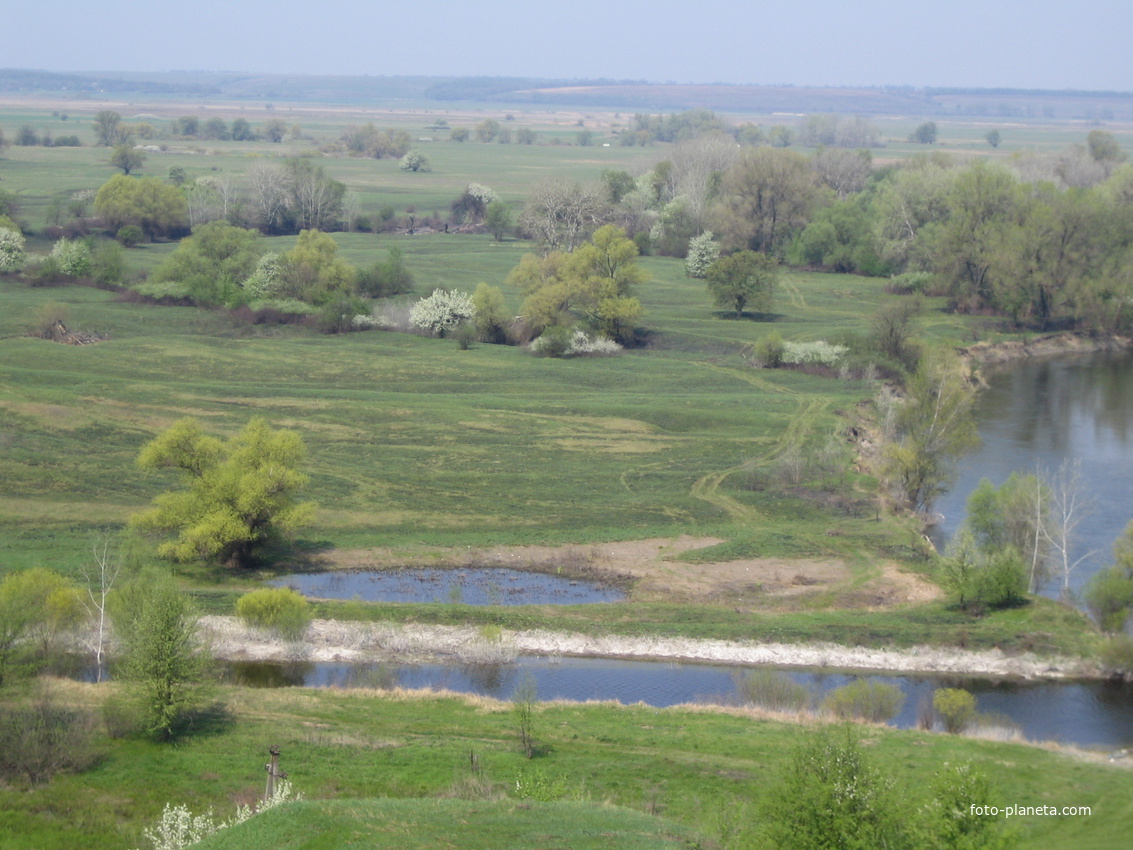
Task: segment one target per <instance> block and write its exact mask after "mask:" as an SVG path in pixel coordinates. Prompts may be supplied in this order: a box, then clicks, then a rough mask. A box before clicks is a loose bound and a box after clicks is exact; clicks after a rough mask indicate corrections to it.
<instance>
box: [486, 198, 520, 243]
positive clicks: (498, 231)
mask: <svg viewBox="0 0 1133 850" xmlns="http://www.w3.org/2000/svg"><path fill="white" fill-rule="evenodd" d="M484 226H485V227H487V228H488V231H489V232H490V233H491V234H492V236H493V237H494V238H495V240H496V241H497V242H503V241H504V236H505V235H507V233H508V232H509V231H510V230H511V229H512V227H514V222H513V220H512V216H511V207H510V206H508V205H507V204H506V203H504V202H503V201H501V200H499V199H497V200H494V201H492V202H491V203H489V204H488V209H487V210H485V212H484Z"/></svg>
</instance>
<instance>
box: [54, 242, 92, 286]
mask: <svg viewBox="0 0 1133 850" xmlns="http://www.w3.org/2000/svg"><path fill="white" fill-rule="evenodd" d="M51 256H52V257H54V258H55V261H56V262H57V263H59V269H60V271H62V272H63V274H65V275H70V276H71V277H86V276H87V275H89V274H90V272H91V260H90V248H89V247H88V246H87V244H86V243H85V242H72V241H71V240H70V239H67V238H66V237H64V238H62V239H60V240H59V241H58V242H56V243H55V245H54V246H53V247H52V249H51Z"/></svg>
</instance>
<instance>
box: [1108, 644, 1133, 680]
mask: <svg viewBox="0 0 1133 850" xmlns="http://www.w3.org/2000/svg"><path fill="white" fill-rule="evenodd" d="M1100 658H1101V662H1102V667H1104V668H1105V669H1106V670H1107V671H1108V672H1109V673H1110V674H1112V675H1115V676H1123V677H1125V678H1128V677H1129V676H1130V675H1131V674H1133V637H1130V636H1129V635H1117V636H1116V637H1112V638H1110V639H1109V640H1107V641H1106V642H1105V643H1103V644H1102V649H1101V654H1100Z"/></svg>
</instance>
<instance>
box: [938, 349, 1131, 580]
mask: <svg viewBox="0 0 1133 850" xmlns="http://www.w3.org/2000/svg"><path fill="white" fill-rule="evenodd" d="M984 374H985V377H986V378H987V381H988V388H987V390H986V391H984V392H983V393H982V394H981V396H980V399H979V402H978V405H977V410H976V420H977V427H978V428H979V433H980V439H981V445H980V447H979V449H977V450H976V451H974V452H972V453H971V454H969V455H967V456H966V457H964V458H963V459H962V460H961V461H960V464H959V468H958V474H957V476H956V481H955V484H954V485H953V487H952V489H951V491H950V492H948V493H947V494H945V496H944V497H943V498H941V499H940V500H939V501H938V502H937V504H936V510H937V511H938V512H939V513H940V514H941V515H942V516H943V519H942V522H941V523H940V525H939V526H937V528H936V529H935V532H934V535H933V537H934V542H936V544H937V546H938V547H940V548H941V549H943V546H944V544H945V543H946V541H947V540H948V539H949V538H950V537H951V535H952V534H954V533H955V531H956V529H957V528H958V527H959V526H960V524H961V523H962V522H963V520H964V515H965V503H966V501H967V498H968V495H969V494H970V493H971V492H972V490H973V489H975V487H976V485H977V484H979V482H980V479H981V478H988V479H990V480H991V482H992V483H993V484H995V485H996V486H998V485H1000V484H1002V483H1003V482H1004V481H1005V480H1006V479H1007V477H1008V476H1009V475H1010V474H1011V473H1012V472H1018V473H1021V474H1026V473H1033V472H1035V471H1036V470H1042V471H1044V472H1045V473H1048V474H1049V473H1052V472H1057V470H1058V469H1059V467H1060V466H1061V465H1062V464H1063V463H1075V462H1076V463H1079V464H1080V469H1081V481H1082V488H1081V489H1082V491H1083V494H1084V495H1085V496H1086V497H1087V499H1088V501H1089V502H1090V506H1089V510H1088V511H1087V513H1086V516H1085V518H1084V519H1083V521H1082V524H1081V526H1080V527H1079V529H1078V532H1079V533H1078V534H1077V536H1076V540H1075V542H1074V545H1073V546H1072V547H1071V561H1072V562H1073V561H1075V560H1077V559H1079V558H1082V559H1083V560H1082V563H1081V565H1080V566H1079V567H1078V568H1077V569H1076V570H1075V571H1074V572H1073V573H1072V574H1071V578H1070V587H1071V590H1072V591H1073V592H1074V593H1075V594H1078V593H1080V592H1081V590H1082V587H1083V586H1084V585H1085V583H1086V582H1087V581H1088V580H1089V578H1090V576H1091V575H1093V574H1094V573H1095V572H1097V570H1098V569H1100V568H1101V567H1104V566H1105V565H1107V564H1109V563H1112V551H1113V543H1114V541H1115V540H1116V539H1117V537H1118V536H1119V535H1120V534H1121V533H1122V531H1123V530H1124V529H1125V527H1126V525H1127V524H1128V523H1129V521H1130V520H1131V519H1133V498H1131V496H1133V475H1131V474H1133V352H1099V353H1094V354H1080V355H1062V356H1058V357H1043V358H1034V359H1028V360H1020V361H1013V362H1009V363H1005V364H1002V365H997V366H993V367H985V369H984ZM1043 591H1044V592H1045V593H1047V594H1048V595H1051V596H1057V595H1058V593H1059V591H1060V582H1059V581H1057V580H1051V581H1050V582H1048V583H1047V584H1046V585H1045V586H1044V587H1043Z"/></svg>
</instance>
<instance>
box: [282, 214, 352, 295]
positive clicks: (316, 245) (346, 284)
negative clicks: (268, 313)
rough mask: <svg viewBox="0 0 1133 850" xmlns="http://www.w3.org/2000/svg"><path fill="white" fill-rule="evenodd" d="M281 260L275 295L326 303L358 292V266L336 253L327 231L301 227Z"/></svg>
mask: <svg viewBox="0 0 1133 850" xmlns="http://www.w3.org/2000/svg"><path fill="white" fill-rule="evenodd" d="M281 260H282V262H281V265H280V269H279V281H278V283H277V284H276V286H275V289H276V294H278V295H281V296H283V297H285V298H299V299H301V300H303V301H308V302H310V303H311V304H326V303H328V302H330V301H333V300H335V299H336V298H338V297H340V296H353V295H356V294H357V286H358V272H357V269H355V268H354V266H352V265H350V263H348V262H347V261H346V260H344V259H343V258H342V257H340V256H338V243H337V242H336V241H335V240H334V237H333V236H331V235H330V234H329V233H322V232H320V231H318V230H303V231H301V232H300V233H299V238H298V239H296V240H295V247H293V248H292V249H291V250H290V251H288V252H286V253H285V254H284V255H283V257H282V258H281Z"/></svg>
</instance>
